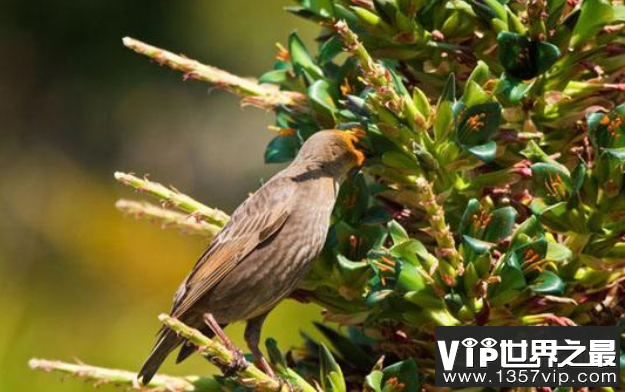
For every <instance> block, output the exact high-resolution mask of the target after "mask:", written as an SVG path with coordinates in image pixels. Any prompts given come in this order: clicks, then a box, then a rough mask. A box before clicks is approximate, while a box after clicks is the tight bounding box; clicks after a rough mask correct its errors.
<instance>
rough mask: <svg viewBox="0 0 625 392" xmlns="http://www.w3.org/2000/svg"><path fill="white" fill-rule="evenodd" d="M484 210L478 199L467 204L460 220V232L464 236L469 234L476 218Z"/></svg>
mask: <svg viewBox="0 0 625 392" xmlns="http://www.w3.org/2000/svg"><path fill="white" fill-rule="evenodd" d="M481 209H482V205H481V204H480V202H479V201H478V200H477V199H471V200H469V201H468V202H467V206H466V208H465V209H464V212H463V213H462V218H460V227H459V229H458V230H459V232H460V233H462V234H469V233H470V230H471V228H472V227H473V224H474V221H475V216H476V215H477V214H478V213H479V211H480V210H481Z"/></svg>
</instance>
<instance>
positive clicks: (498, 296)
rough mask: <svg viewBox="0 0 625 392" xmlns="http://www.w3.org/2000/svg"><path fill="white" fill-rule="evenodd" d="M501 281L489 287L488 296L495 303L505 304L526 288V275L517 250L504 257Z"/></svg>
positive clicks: (500, 273) (500, 274) (500, 272)
mask: <svg viewBox="0 0 625 392" xmlns="http://www.w3.org/2000/svg"><path fill="white" fill-rule="evenodd" d="M499 276H500V277H501V282H500V283H499V284H497V285H495V286H492V288H491V287H489V290H488V297H489V298H490V300H491V302H492V303H493V304H504V303H506V302H508V301H509V300H511V299H512V298H514V297H515V296H516V295H518V293H519V292H520V291H521V290H522V289H524V288H525V286H526V282H525V276H524V275H523V271H522V270H521V265H520V263H519V259H518V256H517V254H516V252H512V253H510V254H509V255H507V256H506V258H505V259H504V261H503V263H502V266H501V270H500V271H499Z"/></svg>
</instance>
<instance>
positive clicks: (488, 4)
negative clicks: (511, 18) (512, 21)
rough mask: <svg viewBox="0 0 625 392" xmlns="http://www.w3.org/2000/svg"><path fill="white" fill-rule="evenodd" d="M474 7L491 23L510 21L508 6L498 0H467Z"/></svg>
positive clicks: (474, 9) (478, 13)
mask: <svg viewBox="0 0 625 392" xmlns="http://www.w3.org/2000/svg"><path fill="white" fill-rule="evenodd" d="M467 2H468V3H469V4H471V7H473V11H475V13H476V14H477V15H478V16H480V17H481V18H483V19H484V20H485V21H487V22H490V23H496V22H504V23H502V24H503V25H506V24H507V23H508V14H507V12H506V8H505V7H504V6H503V5H502V4H501V3H499V2H498V1H497V0H469V1H467Z"/></svg>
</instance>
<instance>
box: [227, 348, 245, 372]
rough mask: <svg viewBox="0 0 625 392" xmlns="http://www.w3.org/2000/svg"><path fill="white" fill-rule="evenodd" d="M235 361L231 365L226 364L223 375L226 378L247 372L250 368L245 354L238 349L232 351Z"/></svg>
mask: <svg viewBox="0 0 625 392" xmlns="http://www.w3.org/2000/svg"><path fill="white" fill-rule="evenodd" d="M231 351H232V355H233V356H234V359H233V360H232V362H230V363H229V364H226V365H224V366H223V368H222V373H223V374H224V376H226V377H232V376H234V375H235V374H236V373H238V372H240V371H242V370H245V369H246V368H247V367H248V366H249V362H247V359H245V356H244V355H243V352H242V351H241V350H239V349H237V348H235V349H233V350H231Z"/></svg>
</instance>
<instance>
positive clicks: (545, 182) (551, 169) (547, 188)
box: [531, 162, 572, 205]
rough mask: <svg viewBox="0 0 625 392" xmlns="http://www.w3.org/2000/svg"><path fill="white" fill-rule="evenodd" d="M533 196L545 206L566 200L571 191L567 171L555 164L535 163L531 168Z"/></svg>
mask: <svg viewBox="0 0 625 392" xmlns="http://www.w3.org/2000/svg"><path fill="white" fill-rule="evenodd" d="M531 169H532V180H533V182H534V192H535V195H536V196H537V197H539V198H541V199H543V200H544V201H545V203H546V204H547V205H550V204H553V203H555V202H559V201H562V200H568V198H569V196H570V195H571V190H572V180H571V176H570V173H569V171H568V170H567V169H566V168H565V167H564V166H562V165H560V164H556V163H543V162H539V163H535V164H533V165H532V167H531Z"/></svg>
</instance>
